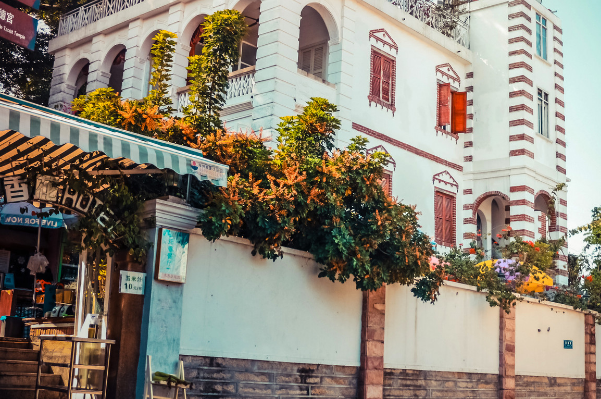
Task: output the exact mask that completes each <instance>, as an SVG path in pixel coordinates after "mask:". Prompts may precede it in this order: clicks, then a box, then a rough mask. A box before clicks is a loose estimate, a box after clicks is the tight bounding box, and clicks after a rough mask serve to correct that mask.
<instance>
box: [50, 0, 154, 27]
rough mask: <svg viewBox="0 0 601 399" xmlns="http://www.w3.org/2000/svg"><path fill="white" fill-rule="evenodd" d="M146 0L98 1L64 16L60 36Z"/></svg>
mask: <svg viewBox="0 0 601 399" xmlns="http://www.w3.org/2000/svg"><path fill="white" fill-rule="evenodd" d="M143 1H144V0H97V1H94V2H92V3H88V4H86V5H84V6H81V7H79V8H76V9H75V10H73V11H71V12H68V13H66V14H63V15H62V16H61V19H60V21H59V24H58V36H63V35H67V34H69V33H71V32H74V31H76V30H78V29H81V28H83V27H85V26H87V25H90V24H92V23H94V22H96V21H98V20H100V19H102V18H104V17H108V16H110V15H113V14H116V13H118V12H119V11H122V10H125V9H127V8H129V7H132V6H135V5H136V4H139V3H142V2H143Z"/></svg>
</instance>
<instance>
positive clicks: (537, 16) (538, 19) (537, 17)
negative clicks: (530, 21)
mask: <svg viewBox="0 0 601 399" xmlns="http://www.w3.org/2000/svg"><path fill="white" fill-rule="evenodd" d="M536 21H537V22H540V15H539V14H536Z"/></svg>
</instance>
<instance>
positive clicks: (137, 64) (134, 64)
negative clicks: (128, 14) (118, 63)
mask: <svg viewBox="0 0 601 399" xmlns="http://www.w3.org/2000/svg"><path fill="white" fill-rule="evenodd" d="M141 30H142V20H141V19H137V20H135V21H132V22H131V23H130V24H129V30H128V32H127V42H126V47H127V51H126V52H125V64H124V65H123V85H122V87H121V92H122V94H121V96H122V97H123V98H128V99H139V98H142V82H143V81H144V72H145V71H144V64H145V62H146V60H147V57H148V54H140V46H141V45H142V43H140V33H141Z"/></svg>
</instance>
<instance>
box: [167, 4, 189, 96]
mask: <svg viewBox="0 0 601 399" xmlns="http://www.w3.org/2000/svg"><path fill="white" fill-rule="evenodd" d="M183 19H184V3H178V4H176V5H174V6H172V7H171V8H169V18H168V20H167V26H168V28H167V29H168V30H169V31H170V32H180V33H181V31H182V26H181V21H182V20H183ZM181 40H182V39H181V37H179V36H178V38H177V39H176V41H177V43H176V46H175V54H173V66H172V68H171V82H170V83H171V84H170V90H171V93H170V94H171V100H172V101H173V104H174V105H173V107H174V108H177V101H178V99H177V89H179V88H180V87H184V86H185V85H186V78H187V76H188V70H187V69H186V68H187V67H188V58H187V57H188V55H189V54H190V48H189V43H183V42H182V41H181ZM184 46H185V47H184ZM186 48H187V49H188V50H187V51H186Z"/></svg>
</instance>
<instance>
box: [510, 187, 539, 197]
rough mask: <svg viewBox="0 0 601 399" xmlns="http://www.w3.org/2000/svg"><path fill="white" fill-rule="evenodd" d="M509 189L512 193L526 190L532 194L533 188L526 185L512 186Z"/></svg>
mask: <svg viewBox="0 0 601 399" xmlns="http://www.w3.org/2000/svg"><path fill="white" fill-rule="evenodd" d="M509 191H510V192H512V193H521V192H527V193H530V194H532V195H534V189H533V188H532V187H528V186H512V187H510V188H509Z"/></svg>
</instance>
